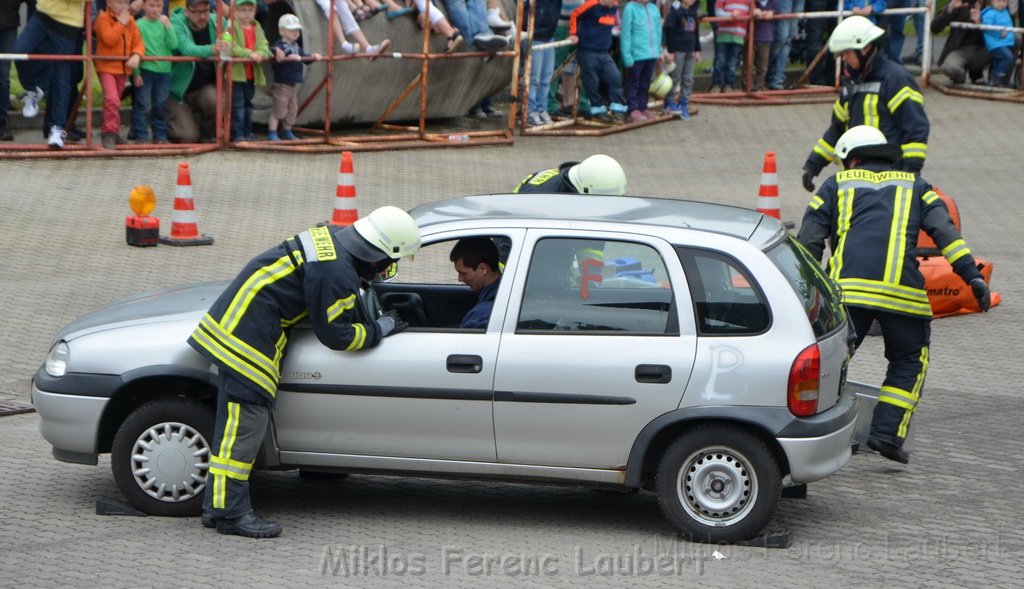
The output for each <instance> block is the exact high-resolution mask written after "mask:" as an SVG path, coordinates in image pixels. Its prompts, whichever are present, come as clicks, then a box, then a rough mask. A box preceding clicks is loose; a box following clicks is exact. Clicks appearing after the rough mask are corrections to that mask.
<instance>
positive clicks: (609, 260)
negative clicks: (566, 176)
mask: <svg viewBox="0 0 1024 589" xmlns="http://www.w3.org/2000/svg"><path fill="white" fill-rule="evenodd" d="M524 251H526V252H532V255H530V256H529V257H528V259H529V265H528V267H527V268H528V270H527V272H526V273H525V274H524V273H522V272H520V273H519V274H518V275H517V277H516V280H515V282H514V284H512V285H511V286H512V293H511V297H512V300H511V302H510V304H509V308H508V312H507V315H506V319H505V326H504V329H503V334H502V339H501V349H500V352H499V358H498V370H497V373H496V374H495V386H494V389H495V402H494V427H495V438H496V445H497V454H498V461H499V462H503V463H514V464H533V465H547V466H571V467H583V468H613V469H614V468H625V464H626V460H627V457H628V454H629V450H630V448H631V447H632V445H633V441H634V440H635V438H636V435H637V434H638V433H639V431H640V430H641V429H642V428H643V427H644V426H645V425H646V424H647V423H649V422H650V421H651V420H652V419H654V418H655V417H657V416H658V415H661V414H662V413H665V412H667V411H671V410H673V409H675V408H676V407H678V405H679V402H680V399H681V398H682V395H683V392H684V391H685V389H686V384H687V381H688V379H689V377H690V372H691V369H692V367H693V362H694V356H695V349H696V333H695V326H694V320H693V313H692V305H691V303H690V295H689V293H688V290H687V287H686V280H685V278H684V276H683V272H682V268H681V266H680V263H679V261H678V258H677V256H676V255H675V253H674V252H673V250H672V248H671V246H670V245H669V244H668V243H667V242H665V241H663V240H660V239H658V238H656V237H649V236H638V235H636V234H609V233H601V234H600V235H599V236H598V235H597V234H593V233H588V232H584V231H573V232H556V231H550V230H531V231H529V232H528V233H527V236H526V241H525V243H524ZM522 259H524V260H525V259H527V256H526V255H525V254H524V255H523V257H522ZM680 310H683V312H682V313H680Z"/></svg>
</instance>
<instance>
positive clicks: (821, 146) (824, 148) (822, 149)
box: [814, 138, 836, 161]
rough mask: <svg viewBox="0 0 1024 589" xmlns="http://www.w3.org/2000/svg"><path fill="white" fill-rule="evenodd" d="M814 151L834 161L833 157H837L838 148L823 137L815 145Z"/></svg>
mask: <svg viewBox="0 0 1024 589" xmlns="http://www.w3.org/2000/svg"><path fill="white" fill-rule="evenodd" d="M814 153H816V154H818V155H820V156H821V157H822V158H824V159H826V160H828V161H832V159H833V158H834V157H836V148H835V147H833V146H832V145H831V144H829V142H828V141H825V139H824V138H822V139H819V140H818V142H817V143H816V144H815V145H814Z"/></svg>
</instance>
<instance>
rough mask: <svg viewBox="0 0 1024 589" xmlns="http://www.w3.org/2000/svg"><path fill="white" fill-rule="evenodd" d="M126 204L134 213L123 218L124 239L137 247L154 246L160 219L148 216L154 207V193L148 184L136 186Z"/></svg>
mask: <svg viewBox="0 0 1024 589" xmlns="http://www.w3.org/2000/svg"><path fill="white" fill-rule="evenodd" d="M128 206H129V207H131V209H132V212H133V213H135V214H134V215H128V216H127V217H125V218H124V230H125V240H126V241H127V242H128V245H134V246H137V247H149V246H154V245H156V244H157V243H158V242H157V240H158V238H159V237H160V219H157V218H156V217H150V216H149V214H150V213H152V212H153V209H155V208H156V194H155V193H154V192H153V187H152V186H149V185H143V186H136V187H135V188H132V192H131V194H129V195H128Z"/></svg>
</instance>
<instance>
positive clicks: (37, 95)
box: [21, 86, 43, 119]
mask: <svg viewBox="0 0 1024 589" xmlns="http://www.w3.org/2000/svg"><path fill="white" fill-rule="evenodd" d="M42 99H43V89H42V88H40V87H39V86H36V89H35V90H29V91H28V92H25V96H23V97H22V100H24V103H23V105H22V107H21V116H23V117H25V118H26V119H31V118H32V117H34V116H36V115H37V114H39V101H40V100H42Z"/></svg>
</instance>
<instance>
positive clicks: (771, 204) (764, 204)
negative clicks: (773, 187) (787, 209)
mask: <svg viewBox="0 0 1024 589" xmlns="http://www.w3.org/2000/svg"><path fill="white" fill-rule="evenodd" d="M761 209H775V210H778V209H779V197H777V196H759V197H757V210H761Z"/></svg>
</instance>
